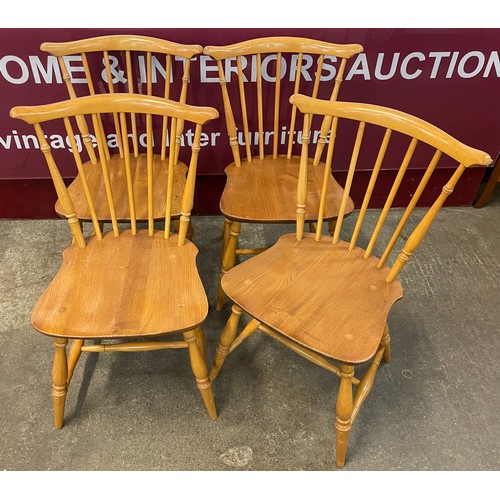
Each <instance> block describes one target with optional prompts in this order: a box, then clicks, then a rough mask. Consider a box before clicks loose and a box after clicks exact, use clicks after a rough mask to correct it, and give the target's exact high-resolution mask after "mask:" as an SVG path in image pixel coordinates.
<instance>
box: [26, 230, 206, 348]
mask: <svg viewBox="0 0 500 500" xmlns="http://www.w3.org/2000/svg"><path fill="white" fill-rule="evenodd" d="M177 241H178V240H177V235H172V236H171V237H170V238H169V239H168V240H165V239H164V237H163V234H162V233H161V232H157V233H155V234H154V236H148V233H147V231H146V230H141V231H138V233H137V235H136V236H133V235H132V234H131V232H130V230H127V231H123V232H122V233H121V234H120V236H118V237H115V236H114V235H113V234H112V233H111V232H107V233H104V234H103V239H102V241H98V240H97V238H96V237H95V236H92V237H90V238H88V239H87V246H86V248H84V249H81V248H78V247H77V245H75V244H73V245H71V246H70V247H68V248H66V249H65V250H64V252H63V262H62V265H61V267H60V269H59V271H58V273H57V274H56V276H55V278H54V279H53V280H52V282H51V283H50V284H49V286H48V288H47V289H46V290H45V292H44V293H43V295H42V296H41V298H40V299H39V301H38V303H37V304H36V306H35V309H34V311H33V315H32V324H33V326H34V328H35V329H37V330H39V331H40V332H42V333H46V334H48V335H53V336H60V337H76V338H83V339H89V338H120V337H128V336H148V335H157V334H162V333H170V332H176V331H187V330H191V329H193V328H195V327H196V326H198V325H199V324H201V323H202V321H203V320H204V319H205V317H206V315H207V313H208V302H207V298H206V295H205V290H204V288H203V285H202V283H201V280H200V277H199V274H198V271H197V269H196V255H197V253H198V249H197V248H196V247H195V246H194V244H193V243H191V242H190V241H186V242H185V244H184V245H183V246H180V247H179V246H177Z"/></svg>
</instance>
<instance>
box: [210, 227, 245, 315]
mask: <svg viewBox="0 0 500 500" xmlns="http://www.w3.org/2000/svg"><path fill="white" fill-rule="evenodd" d="M240 230H241V223H240V222H233V223H231V229H230V231H229V241H228V243H227V247H226V250H225V252H224V257H223V259H222V272H221V275H220V279H221V281H222V278H223V276H224V274H226V273H227V272H228V271H229V270H230V269H232V268H233V267H234V263H235V261H236V248H237V247H238V236H239V235H240ZM225 299H226V294H225V292H224V290H223V289H222V285H221V283H220V282H219V292H218V294H217V305H216V307H215V308H216V309H217V311H220V310H221V309H222V306H223V305H224V300H225Z"/></svg>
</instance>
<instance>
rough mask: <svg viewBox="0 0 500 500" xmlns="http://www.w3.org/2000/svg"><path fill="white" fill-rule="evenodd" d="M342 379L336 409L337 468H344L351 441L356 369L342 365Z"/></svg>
mask: <svg viewBox="0 0 500 500" xmlns="http://www.w3.org/2000/svg"><path fill="white" fill-rule="evenodd" d="M340 371H341V379H340V388H339V394H338V396H337V407H336V413H337V415H336V419H335V429H336V462H337V467H340V468H342V467H344V465H345V457H346V454H347V442H348V440H349V431H350V430H351V426H352V422H351V415H352V401H353V400H352V377H353V376H354V368H353V367H352V366H348V365H341V367H340Z"/></svg>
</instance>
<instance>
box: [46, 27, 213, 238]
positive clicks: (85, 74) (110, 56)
mask: <svg viewBox="0 0 500 500" xmlns="http://www.w3.org/2000/svg"><path fill="white" fill-rule="evenodd" d="M40 48H41V50H42V51H45V52H48V53H49V54H52V55H54V56H57V59H58V62H59V65H60V68H61V73H62V77H63V80H64V82H65V84H66V87H67V90H68V94H69V97H70V98H71V99H74V98H76V97H77V96H79V97H82V96H84V95H96V94H102V93H110V94H114V93H116V92H129V93H137V94H145V95H156V96H157V97H164V98H166V99H170V100H175V101H178V102H181V103H185V102H187V89H188V82H189V74H190V67H191V58H192V57H194V56H196V55H197V54H200V53H201V52H202V50H203V47H201V45H183V44H178V43H175V42H170V41H167V40H162V39H158V38H153V37H148V36H140V35H108V36H99V37H94V38H86V39H82V40H75V41H71V42H60V43H54V42H44V43H42V45H41V47H40ZM80 59H81V61H80ZM77 123H78V128H79V130H80V134H81V135H82V137H83V143H84V145H85V148H86V151H87V154H88V160H87V161H84V162H83V171H84V172H85V174H86V176H87V183H88V186H89V189H90V191H91V192H92V194H93V197H94V200H95V210H96V214H97V217H98V219H99V220H100V221H101V222H111V220H112V217H111V214H110V212H109V206H108V203H107V197H106V190H105V186H104V184H103V178H102V175H101V167H100V164H99V161H98V159H97V158H96V155H95V152H94V147H95V140H93V138H92V137H91V135H90V134H89V131H88V128H87V125H86V123H85V121H84V120H81V119H79V118H77ZM178 128H179V130H178V131H177V132H178V133H179V132H181V131H182V128H183V122H182V120H178ZM167 129H168V127H167V123H166V122H165V123H164V125H163V131H162V135H161V137H158V141H157V144H158V145H157V146H155V155H154V157H153V177H154V179H155V182H154V184H153V190H154V192H153V217H154V218H155V219H158V220H161V219H163V218H164V217H165V205H164V203H163V201H164V200H163V193H164V190H165V186H166V183H167V176H168V171H167V170H166V169H164V168H162V166H163V160H165V158H166V154H167V148H166V143H167V142H168V138H167ZM129 133H131V134H132V146H133V147H132V148H131V149H132V153H131V157H130V167H131V170H132V172H133V184H134V189H135V191H136V192H137V193H139V192H140V191H141V190H144V189H145V187H146V183H145V182H144V179H145V178H146V175H147V160H146V155H145V154H144V153H143V152H141V149H143V148H141V143H142V145H143V144H144V138H145V137H146V135H145V133H144V131H142V134H141V129H140V124H138V123H137V120H136V119H135V117H132V123H131V129H130V131H129ZM112 134H113V135H112V137H111V138H110V139H109V142H110V143H111V144H112V145H114V152H112V153H111V154H110V153H109V151H107V152H106V155H107V161H108V169H109V177H110V183H111V188H112V191H113V196H114V203H115V210H116V217H117V219H118V220H119V221H128V220H129V212H128V199H127V183H126V180H125V160H124V146H123V136H122V133H121V130H120V124H119V120H118V116H117V115H116V114H115V115H114V126H113V128H112ZM178 155H179V150H177V151H176V152H175V158H176V160H177V159H178ZM68 170H69V169H68V168H66V169H64V172H63V174H65V175H66V176H68V175H70V172H69V171H68ZM73 172H74V171H73ZM186 172H187V166H186V165H185V164H184V163H182V162H178V161H176V162H175V163H174V192H175V195H174V199H173V208H172V213H171V216H172V217H173V219H175V220H177V219H178V218H179V217H180V213H181V206H180V202H181V199H180V197H179V196H178V194H179V193H181V192H182V190H183V189H184V184H185V182H186ZM68 189H69V193H70V195H71V197H72V199H73V203H74V207H75V213H76V216H77V217H78V219H80V220H81V221H90V220H91V216H90V213H89V211H88V206H87V203H86V199H85V193H84V188H83V186H82V182H81V178H80V174H78V175H77V176H76V178H75V180H74V181H73V182H72V183H71V184H70V186H69V188H68ZM139 198H140V199H144V200H145V199H147V197H146V196H140V197H139ZM55 208H56V212H57V213H58V214H59V215H60V216H61V217H66V216H67V215H68V214H67V213H65V211H64V208H63V206H62V203H61V201H60V200H58V201H57V203H56V207H55ZM147 218H148V209H147V207H146V206H141V205H138V206H137V212H136V219H137V220H147ZM191 232H192V228H191V227H190V231H189V233H191Z"/></svg>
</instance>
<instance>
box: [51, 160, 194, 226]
mask: <svg viewBox="0 0 500 500" xmlns="http://www.w3.org/2000/svg"><path fill="white" fill-rule="evenodd" d="M129 158H130V159H129V161H130V170H131V177H132V186H133V190H134V195H135V198H136V200H138V201H139V200H145V199H147V189H148V167H147V155H146V154H144V153H141V154H139V156H137V157H135V156H133V155H129ZM168 163H169V161H168V158H166V159H165V160H162V159H161V157H160V156H159V155H153V179H154V182H153V219H155V220H160V219H163V218H165V192H166V189H167V179H168V169H169V165H168ZM82 169H83V172H84V174H85V177H86V180H87V184H88V186H89V189H90V191H91V192H92V194H93V197H94V200H95V201H94V203H95V210H96V213H97V217H98V219H99V220H100V221H101V222H111V219H112V217H111V213H110V209H109V203H108V197H107V195H106V187H105V184H104V179H103V175H102V165H101V162H100V161H97V163H96V164H95V165H93V164H92V162H90V161H89V162H85V163H84V164H83V165H82ZM108 169H109V178H110V183H111V192H112V193H113V201H114V207H115V211H116V218H117V219H118V220H119V221H122V222H125V221H129V220H130V206H129V202H128V196H127V180H126V172H125V168H124V159H123V158H120V156H118V155H113V156H112V157H111V159H110V160H108ZM187 170H188V167H187V166H186V165H185V164H184V163H182V162H178V163H177V164H176V165H174V181H173V199H172V218H179V217H180V215H181V201H182V193H183V191H184V187H185V185H186V174H187ZM68 192H69V194H70V196H71V198H72V199H73V204H74V208H75V212H76V216H77V217H78V219H80V220H84V221H91V220H92V217H91V214H90V211H89V206H88V203H87V200H86V197H85V192H84V189H83V186H82V180H81V177H80V175H78V176H77V177H76V178H75V180H74V181H73V182H72V183H71V184H70V185H69V186H68ZM55 210H56V212H57V213H58V214H59V216H60V217H66V215H67V214H66V213H65V212H64V209H63V207H62V205H61V202H60V201H59V200H57V202H56V206H55ZM136 218H137V220H147V219H148V207H147V205H145V204H141V203H136Z"/></svg>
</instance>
